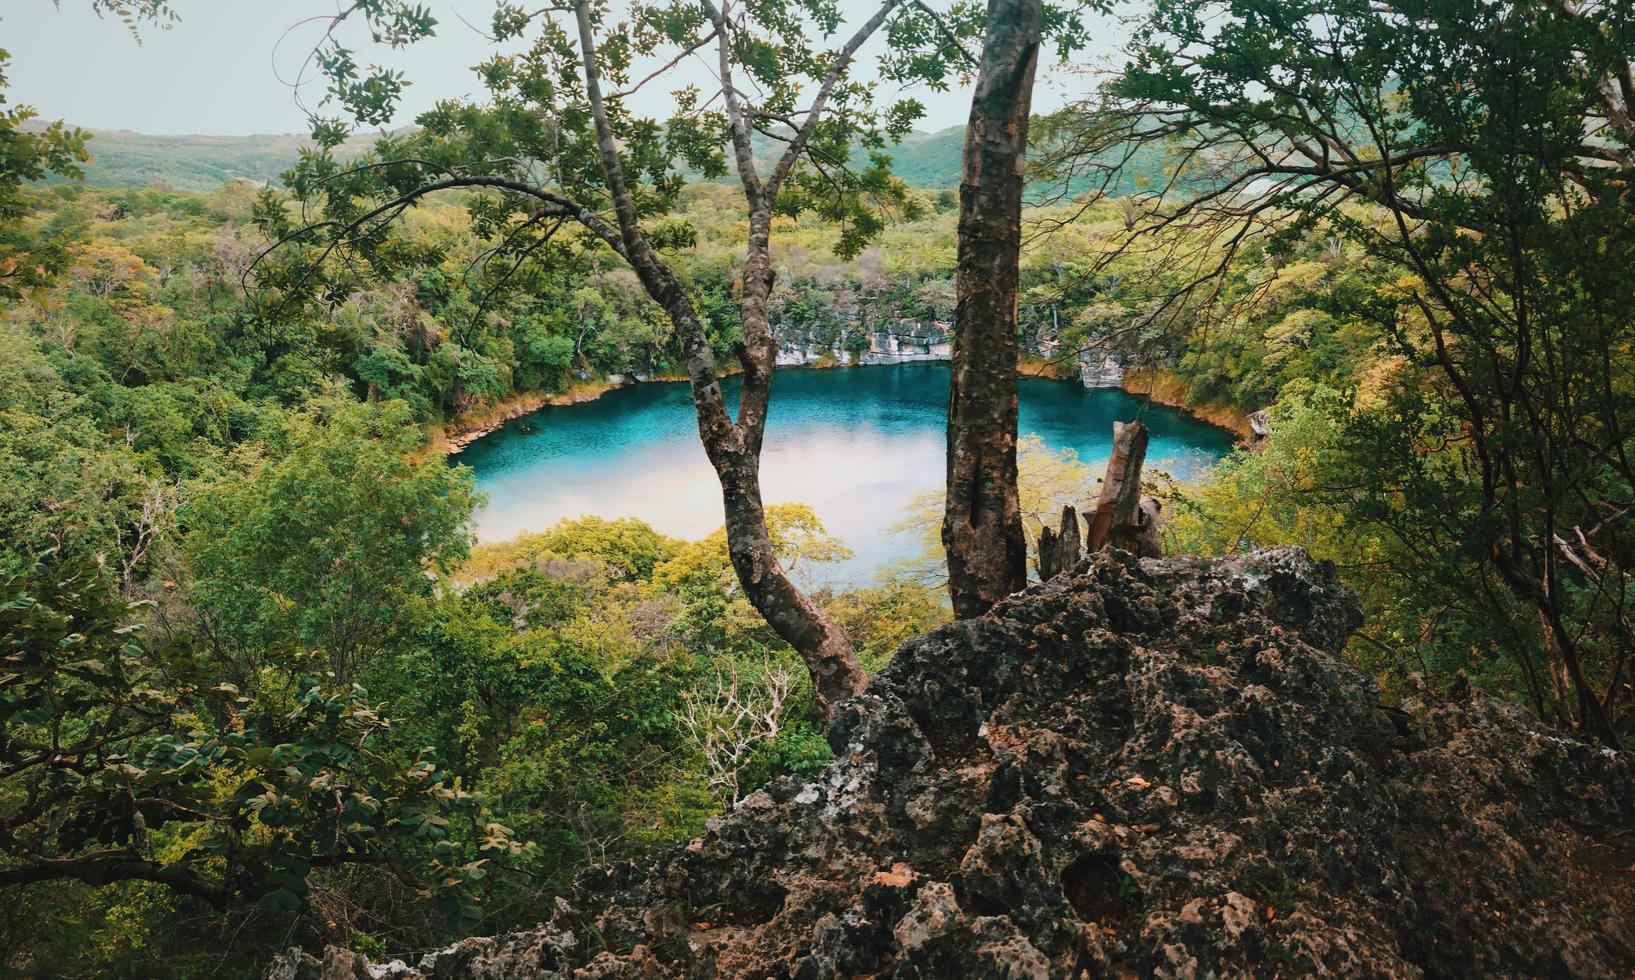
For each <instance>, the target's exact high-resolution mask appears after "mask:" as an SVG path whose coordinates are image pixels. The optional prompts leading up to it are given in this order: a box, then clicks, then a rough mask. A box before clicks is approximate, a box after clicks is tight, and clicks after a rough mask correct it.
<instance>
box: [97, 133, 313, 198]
mask: <svg viewBox="0 0 1635 980" xmlns="http://www.w3.org/2000/svg"><path fill="white" fill-rule="evenodd" d="M87 132H88V133H90V134H91V141H90V149H91V153H92V154H93V155H94V157H95V159H94V160H93V161H92V163H91V165H90V166H89V167H87V168H86V169H85V182H86V183H87V184H89V185H91V186H93V187H148V186H152V185H155V184H161V185H168V186H170V187H173V188H175V189H177V190H187V191H207V190H213V189H214V188H216V187H218V186H219V185H220V184H221V183H222V182H223V181H226V180H229V179H232V178H235V177H241V178H244V179H247V180H253V181H257V182H264V181H276V180H277V179H278V175H279V174H280V173H282V172H283V171H285V170H287V169H289V167H290V165H291V164H292V163H294V162H295V158H296V155H297V154H298V153H299V152H300V151H301V149H302V148H303V147H306V146H310V145H311V142H312V141H311V140H309V139H307V138H306V137H305V136H295V135H269V136H151V135H149V134H147V133H133V132H130V131H129V130H124V129H92V130H87Z"/></svg>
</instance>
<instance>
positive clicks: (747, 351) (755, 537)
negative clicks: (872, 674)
mask: <svg viewBox="0 0 1635 980" xmlns="http://www.w3.org/2000/svg"><path fill="white" fill-rule="evenodd" d="M891 9H892V7H891V5H887V6H885V7H883V8H882V9H881V11H880V12H878V13H877V14H876V15H875V17H874V18H873V19H871V21H870V24H871V25H872V26H871V27H870V28H869V29H870V30H871V31H872V30H873V29H874V27H878V25H879V23H881V22H882V21H884V19H885V16H886V14H888V13H889V12H890V10H891ZM575 14H576V19H577V21H578V27H579V42H580V51H581V53H582V58H581V66H582V67H583V68H584V70H585V92H586V96H587V98H588V100H589V102H590V107H591V116H592V118H593V120H594V123H595V126H596V136H597V149H598V150H599V152H600V155H601V162H602V172H603V175H604V176H605V177H606V179H607V186H608V193H609V195H610V196H611V197H612V199H613V206H614V214H615V216H616V217H617V219H618V224H619V237H620V240H621V245H622V248H621V250H620V254H621V255H622V256H623V257H624V259H625V261H627V262H629V263H630V266H631V268H632V269H634V270H635V272H636V276H637V278H638V279H640V280H641V283H642V286H643V288H645V289H646V291H647V294H648V296H649V297H651V298H652V299H653V301H654V302H656V303H657V304H658V305H659V306H660V307H662V308H663V309H664V311H665V313H666V314H667V315H668V316H669V317H670V321H671V322H672V323H673V324H674V325H675V328H676V333H677V335H678V336H679V337H680V339H681V346H682V350H683V351H684V353H685V355H686V361H687V379H688V382H689V385H690V387H691V390H692V396H693V412H694V415H695V416H696V417H697V419H698V437H699V440H700V441H701V442H702V443H703V444H704V452H705V454H706V455H708V456H709V459H710V463H711V465H713V466H714V467H715V472H716V476H717V477H718V478H719V479H720V482H721V499H722V504H723V509H724V511H725V515H726V535H727V553H728V555H729V556H730V557H731V559H732V567H733V570H734V571H735V572H737V574H738V582H739V585H740V586H742V588H743V590H744V596H745V597H746V598H748V599H749V601H750V604H751V605H753V606H754V607H755V610H756V611H757V612H759V613H760V614H761V616H762V617H763V618H765V619H766V621H767V624H768V625H770V626H771V627H772V630H773V632H775V633H777V634H778V636H779V637H781V638H782V639H783V640H784V641H785V642H786V643H788V644H789V645H790V646H791V647H794V649H795V652H796V653H798V654H800V657H801V660H802V661H804V662H805V664H806V667H807V670H808V671H809V672H810V673H811V675H812V686H813V690H814V692H815V694H816V699H817V703H818V707H819V709H820V710H821V711H822V712H823V716H824V717H825V718H828V717H831V716H832V715H833V714H834V708H835V705H836V704H838V703H839V702H840V701H842V700H844V699H846V698H849V697H851V696H853V695H855V694H857V693H858V692H860V691H862V690H863V685H864V683H865V682H866V681H867V677H866V676H865V675H864V673H863V668H862V665H861V664H860V663H859V662H858V660H857V652H856V651H855V650H854V649H853V648H852V643H851V638H850V637H849V636H847V635H846V631H845V630H844V629H842V628H841V627H840V625H839V624H838V623H836V622H835V621H834V619H833V618H831V617H830V616H829V615H828V614H827V613H825V612H824V611H823V609H822V608H821V607H819V606H818V604H817V603H815V602H813V601H812V600H811V598H810V597H809V596H807V595H806V594H805V593H804V592H802V591H801V590H800V588H799V587H798V586H797V585H795V583H794V581H793V580H792V579H790V577H789V573H788V572H787V571H785V569H784V567H783V565H782V564H781V563H780V562H779V561H778V558H777V555H776V554H775V553H774V552H773V549H772V539H771V535H769V534H768V533H767V528H766V509H765V506H764V505H763V504H762V501H761V475H760V467H761V442H762V439H763V437H764V435H765V432H766V415H767V409H768V406H769V403H770V399H771V393H772V369H773V367H774V365H775V364H776V363H777V343H776V341H775V340H774V339H773V337H772V332H771V330H770V329H769V327H768V325H767V320H766V301H767V297H768V296H769V295H770V294H771V291H772V279H773V270H772V263H771V259H770V255H771V247H770V237H771V231H772V209H771V206H770V203H769V200H770V197H771V195H770V194H769V193H768V192H767V191H766V189H765V188H764V187H763V185H762V183H761V181H760V179H759V178H758V177H757V176H756V175H755V173H754V165H753V161H752V159H751V156H750V146H749V139H748V135H747V130H745V129H744V128H743V127H742V126H740V125H738V117H739V111H738V108H737V102H736V97H734V96H731V95H730V94H729V96H728V106H729V109H730V110H731V113H732V115H733V119H734V134H735V137H734V144H735V151H736V155H737V156H738V158H739V160H738V163H739V167H740V173H741V175H742V177H743V180H744V187H745V191H746V194H747V196H748V197H749V199H750V215H749V224H750V228H749V247H748V252H747V255H746V262H745V266H744V292H743V295H742V297H741V298H740V301H739V314H740V317H741V320H742V325H743V331H744V343H743V344H741V345H740V346H739V348H738V352H737V353H738V359H739V361H740V362H741V363H742V365H743V369H744V373H743V378H742V379H741V380H742V385H741V387H740V389H739V391H740V393H739V397H738V418H737V420H736V421H734V420H733V418H732V416H731V415H730V414H729V413H728V412H727V408H726V402H725V399H724V398H723V397H722V394H721V384H720V381H719V379H718V377H717V375H716V370H715V358H714V356H713V355H712V354H711V353H710V342H709V336H708V334H706V333H705V330H704V325H703V323H702V322H701V321H700V320H699V318H698V313H697V311H696V310H695V309H694V308H693V304H692V300H690V299H689V298H688V297H687V294H686V291H685V290H684V289H682V287H681V284H680V282H679V281H677V279H676V277H675V275H674V273H673V272H672V271H671V269H670V267H669V266H668V265H667V264H665V262H664V260H663V259H661V258H660V257H659V255H658V253H657V252H656V251H654V250H653V247H652V245H651V244H650V243H649V242H648V241H647V238H646V236H645V235H643V234H642V231H641V227H640V224H639V223H638V221H637V218H636V208H635V198H634V196H633V195H632V194H631V192H630V188H629V186H628V184H627V183H626V181H625V176H624V167H623V164H622V163H621V161H620V159H619V150H618V143H617V141H616V140H615V138H614V134H613V129H612V127H611V126H610V125H609V123H608V118H607V111H606V109H605V107H604V105H603V101H602V92H601V80H600V77H599V73H598V71H597V63H596V46H595V38H594V36H593V33H592V28H591V20H590V12H589V7H588V6H587V3H586V0H579V2H578V3H576V5H575ZM724 36H725V35H723V38H724ZM866 37H867V35H866V34H864V35H862V36H861V37H859V38H858V39H856V40H854V42H853V43H852V44H851V45H850V46H849V49H850V50H853V51H855V49H856V47H857V46H858V45H860V44H861V43H862V40H863V38H866ZM722 57H723V59H725V58H726V49H725V48H723V49H722ZM847 57H848V59H849V57H850V55H849V54H848V55H847ZM722 69H723V78H724V79H725V78H726V77H727V75H726V69H727V62H726V61H725V60H723V62H722ZM833 84H834V83H833V82H832V81H831V82H829V84H828V86H826V89H825V91H827V89H828V88H832V87H833ZM728 91H729V93H730V91H731V90H730V87H729V89H728ZM818 108H821V105H819V106H816V107H814V110H813V111H814V112H815V111H817V109H818ZM808 135H809V134H808ZM787 166H788V165H787V164H786V165H783V167H782V169H787Z"/></svg>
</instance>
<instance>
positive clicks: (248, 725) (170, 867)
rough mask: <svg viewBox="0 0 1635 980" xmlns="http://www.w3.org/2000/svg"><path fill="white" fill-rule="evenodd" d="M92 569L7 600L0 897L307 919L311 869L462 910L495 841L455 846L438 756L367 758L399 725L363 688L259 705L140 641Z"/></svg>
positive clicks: (1, 638)
mask: <svg viewBox="0 0 1635 980" xmlns="http://www.w3.org/2000/svg"><path fill="white" fill-rule="evenodd" d="M134 611H135V609H134V607H132V606H130V605H129V604H127V603H125V602H123V601H120V600H118V599H115V598H114V597H113V596H112V595H111V594H110V593H109V592H108V591H107V589H106V587H105V585H104V584H103V582H102V580H101V578H100V576H99V575H97V574H96V571H95V569H94V567H92V566H88V565H86V564H83V563H81V564H77V565H76V564H74V563H67V564H64V563H61V562H58V561H56V560H55V559H54V558H49V557H48V559H47V560H46V561H45V562H43V563H41V564H38V565H35V566H34V567H33V568H31V569H29V570H27V571H26V572H24V573H23V574H22V575H19V576H13V577H10V578H8V579H7V580H6V583H5V586H4V588H3V590H0V651H3V654H4V656H3V662H4V665H5V669H6V675H5V678H4V681H3V684H0V697H3V699H4V701H3V704H0V726H3V727H0V808H3V810H4V818H5V828H6V829H5V834H4V836H3V838H0V844H3V855H4V864H5V866H4V867H3V868H0V887H4V888H19V887H24V886H30V885H37V884H38V883H44V882H53V881H61V880H65V879H66V880H77V881H81V882H84V883H87V884H91V885H106V884H109V883H115V882H121V881H148V882H153V883H155V884H159V885H164V886H166V887H168V888H170V889H172V890H174V891H175V892H177V893H178V894H180V895H184V896H187V897H188V898H190V899H195V900H199V901H202V902H204V903H207V904H208V905H210V906H214V907H218V908H223V907H226V906H227V905H228V904H229V903H231V902H233V901H234V900H236V899H240V898H243V899H249V900H254V901H256V902H258V903H259V905H260V907H261V908H262V910H263V911H264V912H265V913H267V914H277V913H280V912H287V911H297V910H300V909H301V908H302V907H303V906H304V903H305V896H306V894H307V892H308V889H309V879H310V877H311V875H312V874H314V872H315V869H318V868H323V867H332V866H337V865H340V864H347V863H360V864H380V865H382V866H384V867H390V868H392V869H393V870H394V871H395V872H396V873H397V874H399V875H401V876H403V877H404V878H405V879H406V880H409V881H421V882H424V884H423V885H417V886H416V887H418V888H423V889H425V890H427V891H428V892H430V891H433V890H435V891H436V892H437V893H439V894H441V895H444V896H445V897H446V898H447V906H446V907H447V911H449V912H450V913H451V914H454V915H455V916H456V917H459V916H460V915H461V914H463V913H465V912H466V911H467V910H468V908H469V907H468V906H467V905H466V904H465V901H464V900H463V899H462V898H461V895H460V893H459V889H460V888H461V887H463V886H465V885H467V884H469V883H471V882H474V881H476V880H478V879H480V878H481V877H482V875H483V873H484V871H483V867H482V865H483V863H484V860H485V859H483V858H479V857H477V856H476V854H475V851H476V849H477V847H479V846H480V848H481V849H482V850H484V851H497V852H502V853H503V852H507V851H510V850H512V849H513V845H512V843H511V842H510V839H509V837H508V834H507V832H506V831H505V830H504V829H503V828H501V827H498V826H497V825H494V826H490V827H488V828H487V831H486V835H485V836H484V837H483V839H482V840H481V841H480V844H478V845H472V846H470V847H468V846H467V845H465V844H462V843H460V842H458V841H457V840H456V839H452V838H450V837H449V833H448V826H449V816H450V814H451V813H452V812H454V811H457V810H461V809H469V808H472V807H473V806H474V805H475V804H476V802H477V801H476V798H475V797H473V796H472V795H470V794H468V793H464V792H461V791H460V790H458V789H457V788H456V787H454V786H452V785H450V784H449V783H448V781H447V777H446V776H445V775H444V774H443V773H442V772H441V771H440V770H439V769H438V768H437V767H436V765H435V764H433V763H432V762H431V761H430V760H429V759H427V758H425V757H423V756H417V757H415V758H412V759H410V760H408V761H407V762H406V763H405V762H400V761H397V760H394V759H393V758H392V757H391V756H389V755H383V754H381V753H379V752H377V751H375V750H374V749H373V747H372V746H371V745H370V744H369V743H370V740H371V739H376V740H377V741H378V740H379V738H380V737H382V736H383V734H384V733H385V732H387V731H388V730H389V729H390V727H391V723H390V722H389V721H388V720H387V719H385V718H384V717H382V716H381V715H380V714H379V713H378V711H377V709H376V708H375V707H374V706H373V705H371V704H369V703H368V701H367V700H366V698H365V695H364V693H363V691H362V690H361V689H359V688H356V687H354V688H350V689H348V688H335V687H329V688H326V687H324V686H322V685H319V684H318V683H316V682H313V681H310V680H302V681H301V682H300V683H299V684H298V685H295V686H289V685H276V684H275V685H266V686H264V687H263V688H262V689H261V690H259V691H257V692H256V694H255V695H253V696H247V695H243V694H241V693H240V691H239V689H238V688H236V687H233V686H232V685H226V684H219V683H216V681H215V679H214V678H213V677H212V674H211V671H209V670H208V667H207V664H206V663H205V662H203V661H201V660H200V659H199V658H197V657H196V656H195V655H194V654H193V651H192V650H190V649H189V648H188V647H187V646H186V645H185V644H175V643H157V644H155V643H148V642H144V638H143V631H142V630H141V628H140V627H139V626H136V625H132V624H131V623H130V622H129V619H130V617H131V615H132V613H133V612H134Z"/></svg>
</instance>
